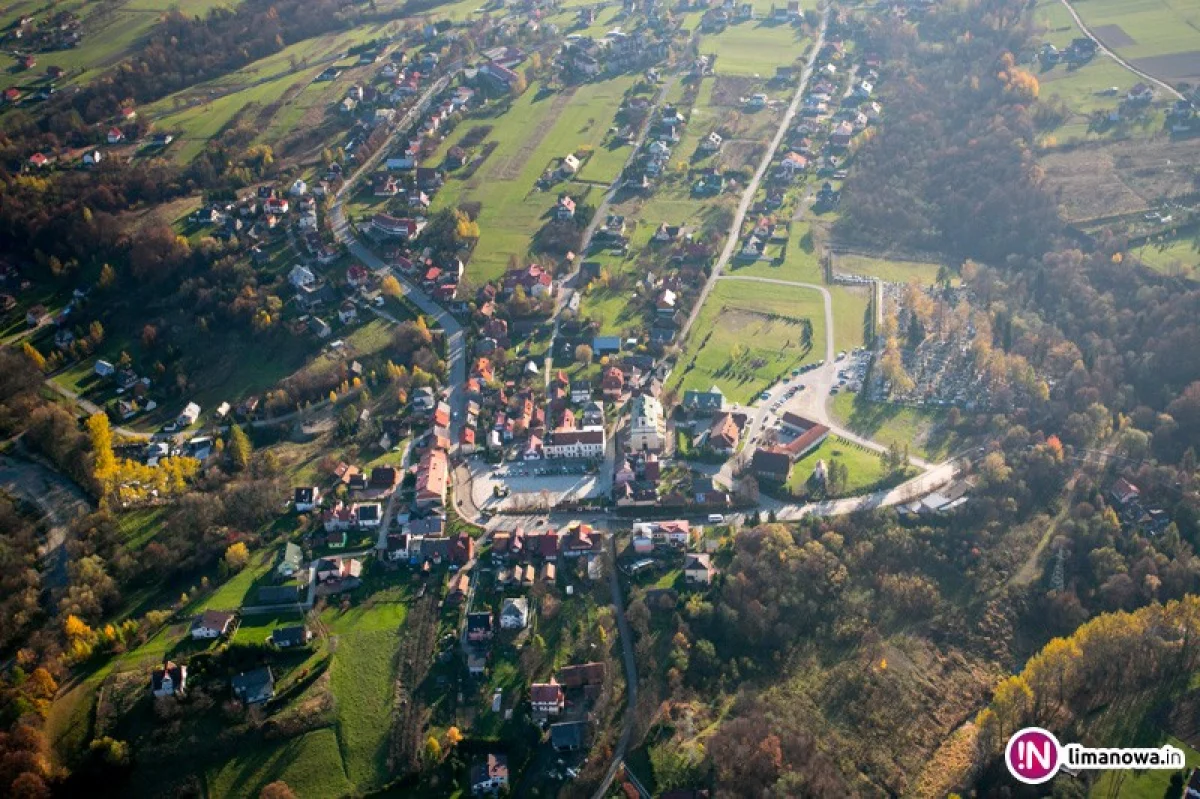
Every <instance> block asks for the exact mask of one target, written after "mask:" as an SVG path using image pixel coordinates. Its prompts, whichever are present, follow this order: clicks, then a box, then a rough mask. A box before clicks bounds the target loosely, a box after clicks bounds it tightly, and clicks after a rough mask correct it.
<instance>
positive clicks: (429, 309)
mask: <svg viewBox="0 0 1200 799" xmlns="http://www.w3.org/2000/svg"><path fill="white" fill-rule="evenodd" d="M460 63H461V62H460ZM459 66H460V64H455V65H452V66H451V67H450V72H449V75H447V76H444V77H442V78H439V79H438V80H437V81H435V82H434V83H433V85H431V86H430V87H429V89H427V90H426V91H425V94H423V95H422V96H421V99H420V100H418V101H417V103H416V104H415V105H413V107H412V108H410V109H409V110H408V111H407V112H406V113H405V115H404V117H403V118H402V119H401V121H400V123H399V124H398V125H396V127H395V130H394V131H393V132H392V134H391V136H389V137H388V139H387V141H385V142H384V143H383V145H382V146H381V147H380V148H379V149H378V150H377V151H376V152H375V154H374V155H372V156H371V157H370V158H368V159H367V160H366V161H364V162H363V163H362V165H361V166H359V168H358V169H357V170H355V171H354V172H353V173H352V174H351V175H350V177H349V178H347V180H346V182H345V183H343V184H342V187H341V188H340V189H339V190H338V193H337V196H336V198H335V200H334V204H333V208H332V209H331V210H330V213H329V224H330V228H331V229H332V231H333V235H334V238H336V239H337V240H338V241H339V242H341V243H342V244H344V245H346V249H348V250H349V251H350V254H351V255H353V256H354V257H355V258H357V259H358V260H359V261H361V262H362V263H363V264H364V265H365V266H366V267H367V268H368V269H371V270H372V271H378V270H381V269H388V270H390V271H391V273H392V274H393V275H394V276H395V278H396V279H397V280H398V281H400V286H401V287H402V288H403V289H404V293H405V295H406V296H407V297H408V299H409V300H410V301H411V302H412V303H413V304H414V305H416V306H417V308H419V309H420V310H421V312H422V313H424V314H426V315H428V316H431V317H433V318H434V319H435V320H436V321H437V324H438V326H439V327H441V328H442V331H443V333H444V334H445V336H446V359H447V372H448V378H449V398H448V399H449V404H450V411H451V413H450V440H451V446H452V447H453V448H457V447H458V441H459V434H460V431H461V428H462V417H463V409H464V406H465V401H464V397H463V384H464V383H466V381H467V356H466V353H467V342H466V336H465V334H464V332H463V327H462V325H461V324H459V322H458V320H457V319H455V318H454V317H453V316H452V315H451V314H450V312H449V311H447V310H446V309H445V308H443V307H442V306H441V305H438V304H437V303H436V302H434V301H433V299H432V298H431V297H430V296H429V295H428V294H426V293H425V292H423V291H422V290H421V289H419V288H418V287H416V286H414V285H413V284H412V283H410V282H409V281H408V278H407V277H406V276H405V275H404V274H403V273H402V272H400V271H399V270H398V269H393V268H391V267H389V266H388V265H387V264H386V263H384V262H383V260H382V259H381V258H380V257H379V256H377V255H376V254H375V253H374V252H372V251H371V250H370V249H369V248H368V247H367V246H366V245H364V244H363V243H362V242H361V241H360V240H359V239H358V237H357V236H356V235H355V232H354V230H353V229H352V228H351V227H350V223H349V221H348V220H347V219H346V206H345V201H346V198H347V197H349V196H350V195H351V194H353V192H354V186H355V185H356V184H357V183H358V182H359V181H360V180H362V178H363V177H365V176H367V175H369V174H370V173H371V171H372V170H373V169H374V168H375V167H376V166H377V165H378V164H379V162H380V161H382V160H383V158H384V157H385V156H386V155H387V153H388V152H389V151H390V150H391V147H392V144H393V143H394V142H395V140H396V138H397V137H398V136H400V135H401V134H405V133H407V132H408V129H409V127H410V126H411V125H412V124H413V123H414V122H415V121H416V119H417V116H418V115H420V114H422V113H424V111H425V109H426V108H427V107H428V105H429V103H430V101H432V100H433V98H434V97H435V96H436V95H437V94H438V93H439V92H441V91H442V90H443V89H445V88H446V86H448V85H449V83H450V78H451V76H453V75H454V74H455V73H456V72H457V71H458V68H459Z"/></svg>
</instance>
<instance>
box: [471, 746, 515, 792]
mask: <svg viewBox="0 0 1200 799" xmlns="http://www.w3.org/2000/svg"><path fill="white" fill-rule="evenodd" d="M506 788H508V757H507V756H505V755H496V754H489V755H488V756H487V757H486V758H484V759H482V760H480V761H479V762H477V763H475V764H474V765H473V766H471V793H472V794H473V795H475V796H485V795H494V794H497V793H499V792H500V791H502V790H504V789H506Z"/></svg>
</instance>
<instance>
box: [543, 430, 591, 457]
mask: <svg viewBox="0 0 1200 799" xmlns="http://www.w3.org/2000/svg"><path fill="white" fill-rule="evenodd" d="M604 445H605V437H604V428H603V427H587V428H584V429H583V430H555V431H554V432H553V433H551V434H550V438H549V439H548V440H547V441H546V443H545V444H544V445H543V446H542V452H543V454H544V456H545V457H547V458H603V457H604Z"/></svg>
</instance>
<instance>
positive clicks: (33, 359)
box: [21, 341, 46, 372]
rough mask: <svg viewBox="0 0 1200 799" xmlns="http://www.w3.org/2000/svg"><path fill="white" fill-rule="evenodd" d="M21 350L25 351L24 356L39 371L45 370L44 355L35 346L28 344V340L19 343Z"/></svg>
mask: <svg viewBox="0 0 1200 799" xmlns="http://www.w3.org/2000/svg"><path fill="white" fill-rule="evenodd" d="M21 351H22V352H24V353H25V357H26V358H28V359H29V362H30V363H32V364H33V365H34V366H35V367H36V368H37V370H38V371H39V372H44V371H46V356H45V355H42V353H40V352H38V349H37V347H35V346H33V345H32V344H30V343H29V342H28V341H26V342H24V343H22V344H21Z"/></svg>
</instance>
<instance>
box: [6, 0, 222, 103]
mask: <svg viewBox="0 0 1200 799" xmlns="http://www.w3.org/2000/svg"><path fill="white" fill-rule="evenodd" d="M237 4H238V3H237V0H169V1H168V0H125V1H124V2H116V3H89V2H83V1H82V0H68V1H67V2H63V3H56V4H54V5H53V12H58V11H71V12H73V13H74V14H76V15H78V16H79V18H80V20H81V21H82V24H83V33H84V36H83V42H82V44H80V46H79V47H75V48H71V49H67V50H58V51H55V52H48V53H38V54H37V61H38V65H37V67H36V69H35V70H34V71H33V72H32V73H26V72H20V71H10V70H9V69H7V68H6V69H4V70H3V71H0V88H7V87H9V86H14V85H28V84H29V83H30V80H31V78H35V77H36V78H40V77H41V76H42V75H44V74H45V69H46V67H49V66H57V67H62V68H63V69H65V70H67V73H68V74H67V82H70V83H84V82H87V81H90V80H92V79H94V78H95V77H97V76H98V75H99V74H100V72H102V71H103V70H105V69H108V68H109V67H111V66H113V65H115V64H116V63H117V62H118V61H119V60H120V59H121V58H123V57H124V56H125V55H127V54H128V53H129V51H130V50H131V49H132V48H133V47H134V46H135V45H136V44H137V43H138V42H139V41H140V40H141V39H142V38H143V37H144V36H145V35H146V34H147V33H148V32H149V30H150V29H151V28H152V27H154V25H155V24H156V23H157V22H158V20H159V16H160V14H161V13H162V12H164V11H167V10H170V9H178V10H179V11H181V12H183V13H184V14H187V15H189V16H194V15H199V16H203V15H205V14H207V13H208V12H209V11H210V10H212V9H213V8H216V7H218V6H229V7H233V6H236V5H237ZM50 9H51V7H50V6H48V5H47V4H46V3H41V2H35V0H21V2H16V3H11V4H9V5H6V6H5V7H4V8H3V9H2V10H0V27H2V28H7V27H9V26H10V25H12V24H13V23H14V22H15V21H16V20H17V18H18V17H20V16H23V15H29V16H32V17H34V18H35V19H36V20H39V21H40V20H42V19H44V18H45V17H46V15H47V14H48V13H51V11H50ZM11 64H12V60H11V58H10V57H9V56H7V55H5V56H4V57H3V58H0V65H3V66H4V67H8V66H10V65H11Z"/></svg>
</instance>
